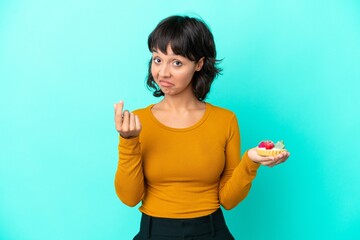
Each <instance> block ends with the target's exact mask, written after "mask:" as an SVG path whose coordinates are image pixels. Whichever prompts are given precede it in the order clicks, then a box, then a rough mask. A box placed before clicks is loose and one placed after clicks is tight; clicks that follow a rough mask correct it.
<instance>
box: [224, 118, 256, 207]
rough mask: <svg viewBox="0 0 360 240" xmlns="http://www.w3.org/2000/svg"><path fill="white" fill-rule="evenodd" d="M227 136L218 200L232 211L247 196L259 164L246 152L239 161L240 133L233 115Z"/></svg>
mask: <svg viewBox="0 0 360 240" xmlns="http://www.w3.org/2000/svg"><path fill="white" fill-rule="evenodd" d="M228 134H229V136H228V141H227V144H226V149H225V154H226V155H225V158H226V163H225V169H224V171H223V174H222V176H221V180H220V189H219V200H220V204H221V205H222V206H223V207H224V208H225V209H232V208H234V207H235V206H236V205H237V204H238V203H240V202H241V201H242V200H243V199H244V198H245V197H246V196H247V195H248V193H249V191H250V188H251V183H252V180H253V179H254V178H255V176H256V173H257V169H258V168H259V167H260V164H258V163H255V162H253V161H252V160H251V159H250V158H249V157H248V154H247V151H246V152H245V153H244V155H243V157H242V159H241V161H240V131H239V126H238V123H237V119H236V117H235V115H234V116H233V118H232V120H231V122H230V124H229V130H228Z"/></svg>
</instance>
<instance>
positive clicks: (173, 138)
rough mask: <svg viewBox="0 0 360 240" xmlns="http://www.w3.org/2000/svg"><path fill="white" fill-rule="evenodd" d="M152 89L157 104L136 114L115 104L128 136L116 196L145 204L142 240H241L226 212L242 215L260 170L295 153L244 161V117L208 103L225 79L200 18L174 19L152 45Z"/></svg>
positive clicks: (247, 156) (123, 135)
mask: <svg viewBox="0 0 360 240" xmlns="http://www.w3.org/2000/svg"><path fill="white" fill-rule="evenodd" d="M148 47H149V50H150V52H151V53H152V58H151V61H150V64H149V73H148V79H147V85H148V87H149V89H151V90H153V91H154V92H153V94H154V96H156V97H160V96H163V98H162V100H161V101H160V102H158V103H156V104H151V105H150V106H148V107H146V108H143V109H139V110H136V111H134V112H129V111H127V110H124V102H123V101H120V102H119V103H118V104H115V106H114V108H115V125H116V129H117V131H118V132H119V134H120V142H119V162H118V168H117V171H116V176H115V188H116V193H117V194H118V196H119V198H120V199H121V201H122V202H123V203H125V204H126V205H128V206H136V205H137V204H138V203H139V202H142V204H141V206H140V211H141V212H142V219H141V224H140V225H141V226H140V231H139V233H138V234H137V235H136V236H135V238H134V239H154V240H160V239H161V240H164V239H188V238H190V239H198V240H200V239H221V240H227V239H234V238H233V236H232V235H231V233H230V232H229V229H228V227H227V226H226V223H225V220H224V217H223V214H222V211H221V208H220V206H222V207H223V208H225V209H232V208H234V207H235V206H236V205H237V204H238V203H239V202H240V201H242V200H243V199H244V198H245V197H246V196H247V194H248V192H249V190H250V187H251V182H252V180H253V179H254V178H255V176H256V172H257V169H258V168H259V166H260V165H265V166H275V165H277V164H280V163H282V162H284V161H285V160H286V159H287V158H288V157H289V153H288V152H285V153H282V154H279V155H277V156H275V157H261V156H259V155H257V153H256V150H255V148H253V149H250V150H248V151H246V152H245V153H244V155H243V157H242V158H240V134H239V127H238V122H237V119H236V116H235V114H234V113H232V112H231V111H229V110H226V109H224V108H220V107H217V106H214V105H211V104H210V103H207V102H205V101H204V100H205V98H206V95H207V94H208V92H209V90H210V86H211V84H212V82H213V80H214V78H215V77H216V76H217V75H218V74H219V72H220V69H219V68H218V67H217V62H218V61H217V60H216V49H215V43H214V39H213V35H212V33H211V32H210V30H209V28H208V27H207V26H206V24H205V23H204V22H203V21H201V20H199V19H196V18H190V17H186V16H185V17H183V16H171V17H168V18H166V19H164V20H163V21H161V22H160V23H159V24H158V25H157V26H156V28H155V29H154V30H153V32H152V33H151V34H150V35H149V38H148Z"/></svg>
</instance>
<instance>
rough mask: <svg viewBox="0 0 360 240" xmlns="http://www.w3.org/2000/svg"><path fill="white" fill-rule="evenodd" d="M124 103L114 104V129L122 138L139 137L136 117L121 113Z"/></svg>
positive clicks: (138, 125)
mask: <svg viewBox="0 0 360 240" xmlns="http://www.w3.org/2000/svg"><path fill="white" fill-rule="evenodd" d="M123 108H124V102H123V101H120V102H119V103H116V104H114V111H115V128H116V131H118V132H119V134H120V136H121V137H123V138H134V137H137V136H139V134H140V131H141V123H140V119H139V117H138V116H136V115H135V114H134V113H132V112H129V111H128V110H125V111H124V112H123Z"/></svg>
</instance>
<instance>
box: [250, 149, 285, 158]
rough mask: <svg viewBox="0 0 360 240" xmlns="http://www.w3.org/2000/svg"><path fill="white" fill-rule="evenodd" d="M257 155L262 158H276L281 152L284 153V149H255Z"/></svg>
mask: <svg viewBox="0 0 360 240" xmlns="http://www.w3.org/2000/svg"><path fill="white" fill-rule="evenodd" d="M256 151H257V153H258V154H259V155H260V156H263V157H269V156H276V155H278V154H280V153H282V152H285V149H269V150H267V149H265V148H259V147H258V148H257V149H256Z"/></svg>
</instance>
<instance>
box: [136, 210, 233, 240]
mask: <svg viewBox="0 0 360 240" xmlns="http://www.w3.org/2000/svg"><path fill="white" fill-rule="evenodd" d="M223 228H227V226H226V223H225V219H224V215H223V213H222V211H221V209H220V208H219V209H217V210H216V211H215V212H213V213H212V214H210V215H207V216H203V217H197V218H184V219H182V218H179V219H178V218H176V219H174V218H159V217H152V216H149V215H146V214H144V213H143V214H142V217H141V224H140V232H141V233H142V234H143V235H146V236H147V237H148V238H150V236H152V235H153V236H154V235H158V236H168V237H170V236H171V237H192V236H200V235H204V234H211V235H212V236H214V235H215V232H216V231H218V230H220V229H223Z"/></svg>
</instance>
